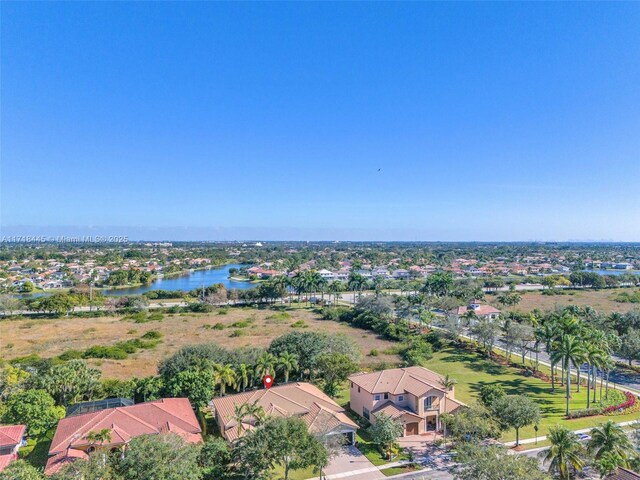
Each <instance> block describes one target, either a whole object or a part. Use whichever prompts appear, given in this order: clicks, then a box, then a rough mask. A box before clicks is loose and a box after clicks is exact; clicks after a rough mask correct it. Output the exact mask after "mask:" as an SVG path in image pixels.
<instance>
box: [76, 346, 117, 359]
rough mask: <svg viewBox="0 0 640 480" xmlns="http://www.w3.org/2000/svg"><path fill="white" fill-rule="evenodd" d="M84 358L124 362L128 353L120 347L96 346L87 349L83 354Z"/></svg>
mask: <svg viewBox="0 0 640 480" xmlns="http://www.w3.org/2000/svg"><path fill="white" fill-rule="evenodd" d="M82 357H83V358H110V359H112V360H124V359H125V358H127V357H128V353H127V352H125V351H124V350H122V349H121V348H118V347H103V346H101V345H94V346H92V347H89V348H87V349H86V350H85V351H84V353H83V354H82Z"/></svg>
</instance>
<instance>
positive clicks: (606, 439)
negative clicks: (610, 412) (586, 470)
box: [587, 420, 634, 465]
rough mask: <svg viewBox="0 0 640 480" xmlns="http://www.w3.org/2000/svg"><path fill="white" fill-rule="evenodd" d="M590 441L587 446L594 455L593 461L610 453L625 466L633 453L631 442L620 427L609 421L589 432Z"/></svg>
mask: <svg viewBox="0 0 640 480" xmlns="http://www.w3.org/2000/svg"><path fill="white" fill-rule="evenodd" d="M590 435H591V440H589V443H588V444H587V448H588V450H589V452H590V453H592V454H593V453H595V459H596V460H599V459H600V457H602V456H603V455H604V454H606V453H612V454H615V455H617V456H619V457H620V458H622V459H623V460H624V462H625V465H626V464H627V459H628V458H629V456H630V454H632V453H633V451H634V448H633V444H632V443H631V440H630V439H629V437H628V436H627V434H626V433H625V431H624V430H623V428H622V427H621V426H620V425H617V424H615V423H614V422H613V421H611V420H609V421H608V422H606V423H603V424H602V425H600V426H599V427H596V428H594V429H592V430H591V432H590Z"/></svg>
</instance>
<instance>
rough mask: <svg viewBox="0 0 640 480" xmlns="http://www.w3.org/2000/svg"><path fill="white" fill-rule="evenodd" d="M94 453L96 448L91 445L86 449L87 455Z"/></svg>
mask: <svg viewBox="0 0 640 480" xmlns="http://www.w3.org/2000/svg"><path fill="white" fill-rule="evenodd" d="M95 451H96V447H94V446H93V445H91V446H90V447H89V448H87V453H93V452H95Z"/></svg>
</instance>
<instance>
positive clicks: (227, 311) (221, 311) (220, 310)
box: [218, 307, 229, 315]
mask: <svg viewBox="0 0 640 480" xmlns="http://www.w3.org/2000/svg"><path fill="white" fill-rule="evenodd" d="M227 313H229V309H228V308H226V307H225V308H221V309H219V310H218V315H226V314H227Z"/></svg>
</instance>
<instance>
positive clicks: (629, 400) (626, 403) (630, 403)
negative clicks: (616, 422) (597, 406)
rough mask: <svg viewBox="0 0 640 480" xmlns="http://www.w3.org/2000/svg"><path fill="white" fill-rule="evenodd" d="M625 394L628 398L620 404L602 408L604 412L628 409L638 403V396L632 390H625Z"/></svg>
mask: <svg viewBox="0 0 640 480" xmlns="http://www.w3.org/2000/svg"><path fill="white" fill-rule="evenodd" d="M624 396H625V398H626V400H625V401H624V402H622V403H621V404H619V405H611V406H610V407H607V408H605V409H604V410H602V413H614V412H617V411H621V410H626V409H627V408H631V407H633V406H635V404H636V396H635V395H634V394H633V393H631V392H624Z"/></svg>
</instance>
